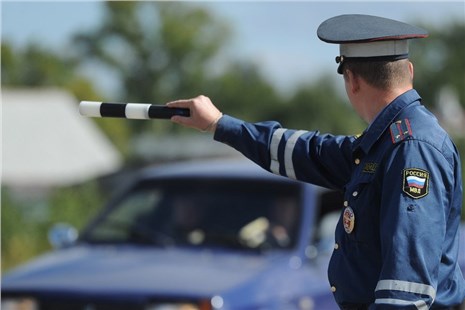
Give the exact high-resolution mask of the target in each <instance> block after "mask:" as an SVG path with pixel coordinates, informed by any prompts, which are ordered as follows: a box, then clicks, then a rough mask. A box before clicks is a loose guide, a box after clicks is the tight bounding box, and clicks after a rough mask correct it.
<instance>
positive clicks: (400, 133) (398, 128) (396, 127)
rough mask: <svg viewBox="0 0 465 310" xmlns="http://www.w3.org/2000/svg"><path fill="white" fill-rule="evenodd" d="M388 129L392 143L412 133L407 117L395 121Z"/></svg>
mask: <svg viewBox="0 0 465 310" xmlns="http://www.w3.org/2000/svg"><path fill="white" fill-rule="evenodd" d="M389 131H390V132H391V138H392V143H394V144H395V143H397V142H400V141H402V140H405V139H406V138H407V137H410V136H411V135H412V128H411V127H410V122H409V120H408V119H403V120H399V121H395V122H394V123H392V124H391V126H390V127H389Z"/></svg>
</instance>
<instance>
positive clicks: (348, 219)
mask: <svg viewBox="0 0 465 310" xmlns="http://www.w3.org/2000/svg"><path fill="white" fill-rule="evenodd" d="M342 221H343V223H344V230H345V231H346V233H348V234H350V233H351V232H352V230H354V226H355V214H354V210H352V208H351V207H346V208H345V209H344V214H343V218H342Z"/></svg>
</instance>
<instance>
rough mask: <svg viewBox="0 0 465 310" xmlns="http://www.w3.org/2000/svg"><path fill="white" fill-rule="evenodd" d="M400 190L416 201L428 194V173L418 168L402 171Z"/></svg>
mask: <svg viewBox="0 0 465 310" xmlns="http://www.w3.org/2000/svg"><path fill="white" fill-rule="evenodd" d="M402 178H403V182H402V183H403V186H402V190H403V191H404V193H405V194H407V195H408V196H410V197H412V198H414V199H418V198H422V197H425V196H426V195H428V192H429V172H428V171H426V170H422V169H418V168H409V169H404V173H403V176H402Z"/></svg>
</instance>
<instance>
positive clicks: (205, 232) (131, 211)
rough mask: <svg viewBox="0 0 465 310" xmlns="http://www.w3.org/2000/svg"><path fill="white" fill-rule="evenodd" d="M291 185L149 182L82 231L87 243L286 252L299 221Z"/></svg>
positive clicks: (297, 197)
mask: <svg viewBox="0 0 465 310" xmlns="http://www.w3.org/2000/svg"><path fill="white" fill-rule="evenodd" d="M300 200H301V195H300V194H299V187H298V186H297V185H296V184H294V183H287V182H279V183H278V182H271V181H251V180H236V179H172V180H169V179H168V180H158V181H149V182H143V183H141V184H139V185H138V186H137V187H136V188H134V189H132V190H131V191H129V193H128V194H126V195H123V198H122V199H121V200H120V201H118V202H117V203H116V204H114V205H113V206H111V207H110V208H109V209H107V211H105V212H104V213H103V215H102V216H101V217H100V218H99V219H98V220H97V221H95V222H94V223H93V224H92V225H91V226H90V228H89V229H88V230H87V231H86V232H85V234H84V236H83V239H84V241H86V242H91V243H136V244H148V245H156V246H197V247H222V248H235V249H241V250H254V249H255V250H260V251H263V250H271V249H290V248H292V247H294V246H295V244H296V240H295V239H296V235H297V230H298V229H299V220H298V219H300V218H301V217H300V212H301V210H300V205H301V203H300Z"/></svg>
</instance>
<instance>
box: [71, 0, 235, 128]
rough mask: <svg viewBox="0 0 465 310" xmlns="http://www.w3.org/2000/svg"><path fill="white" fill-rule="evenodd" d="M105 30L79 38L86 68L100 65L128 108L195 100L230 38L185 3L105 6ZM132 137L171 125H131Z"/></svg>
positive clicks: (102, 27) (205, 13)
mask: <svg viewBox="0 0 465 310" xmlns="http://www.w3.org/2000/svg"><path fill="white" fill-rule="evenodd" d="M105 7H106V15H105V19H104V20H103V23H102V25H100V26H99V27H98V28H97V29H95V30H92V31H90V32H88V33H81V34H79V35H77V36H76V37H75V42H76V44H77V46H78V48H79V51H80V58H81V61H82V62H87V61H89V60H97V61H99V62H100V63H101V64H103V65H105V66H106V67H107V68H110V69H111V70H112V72H114V75H115V77H116V79H117V80H118V81H120V83H121V88H120V90H121V93H120V94H117V97H119V98H124V99H123V100H124V101H127V102H154V103H164V102H167V101H169V100H172V99H175V98H183V97H192V96H194V95H195V94H197V92H198V91H199V90H200V89H202V88H203V87H202V86H203V85H205V79H206V72H208V71H209V70H208V67H209V66H210V65H211V60H212V59H213V58H214V56H215V55H216V53H217V52H218V51H219V49H220V47H221V46H222V44H223V43H224V42H225V40H226V38H227V36H228V30H227V27H226V26H225V25H224V24H222V23H221V22H219V21H217V20H215V19H214V18H213V16H212V15H211V14H209V13H208V11H206V10H204V9H202V8H198V7H194V6H193V5H191V4H186V3H168V2H132V1H131V2H122V1H116V2H106V3H105ZM127 123H128V124H129V126H130V128H131V132H132V134H134V135H135V134H137V133H139V132H141V131H142V130H146V129H149V130H150V129H152V130H154V131H155V132H158V133H164V132H166V131H167V130H168V129H171V128H172V126H171V125H170V123H167V122H141V121H128V122H127Z"/></svg>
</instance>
